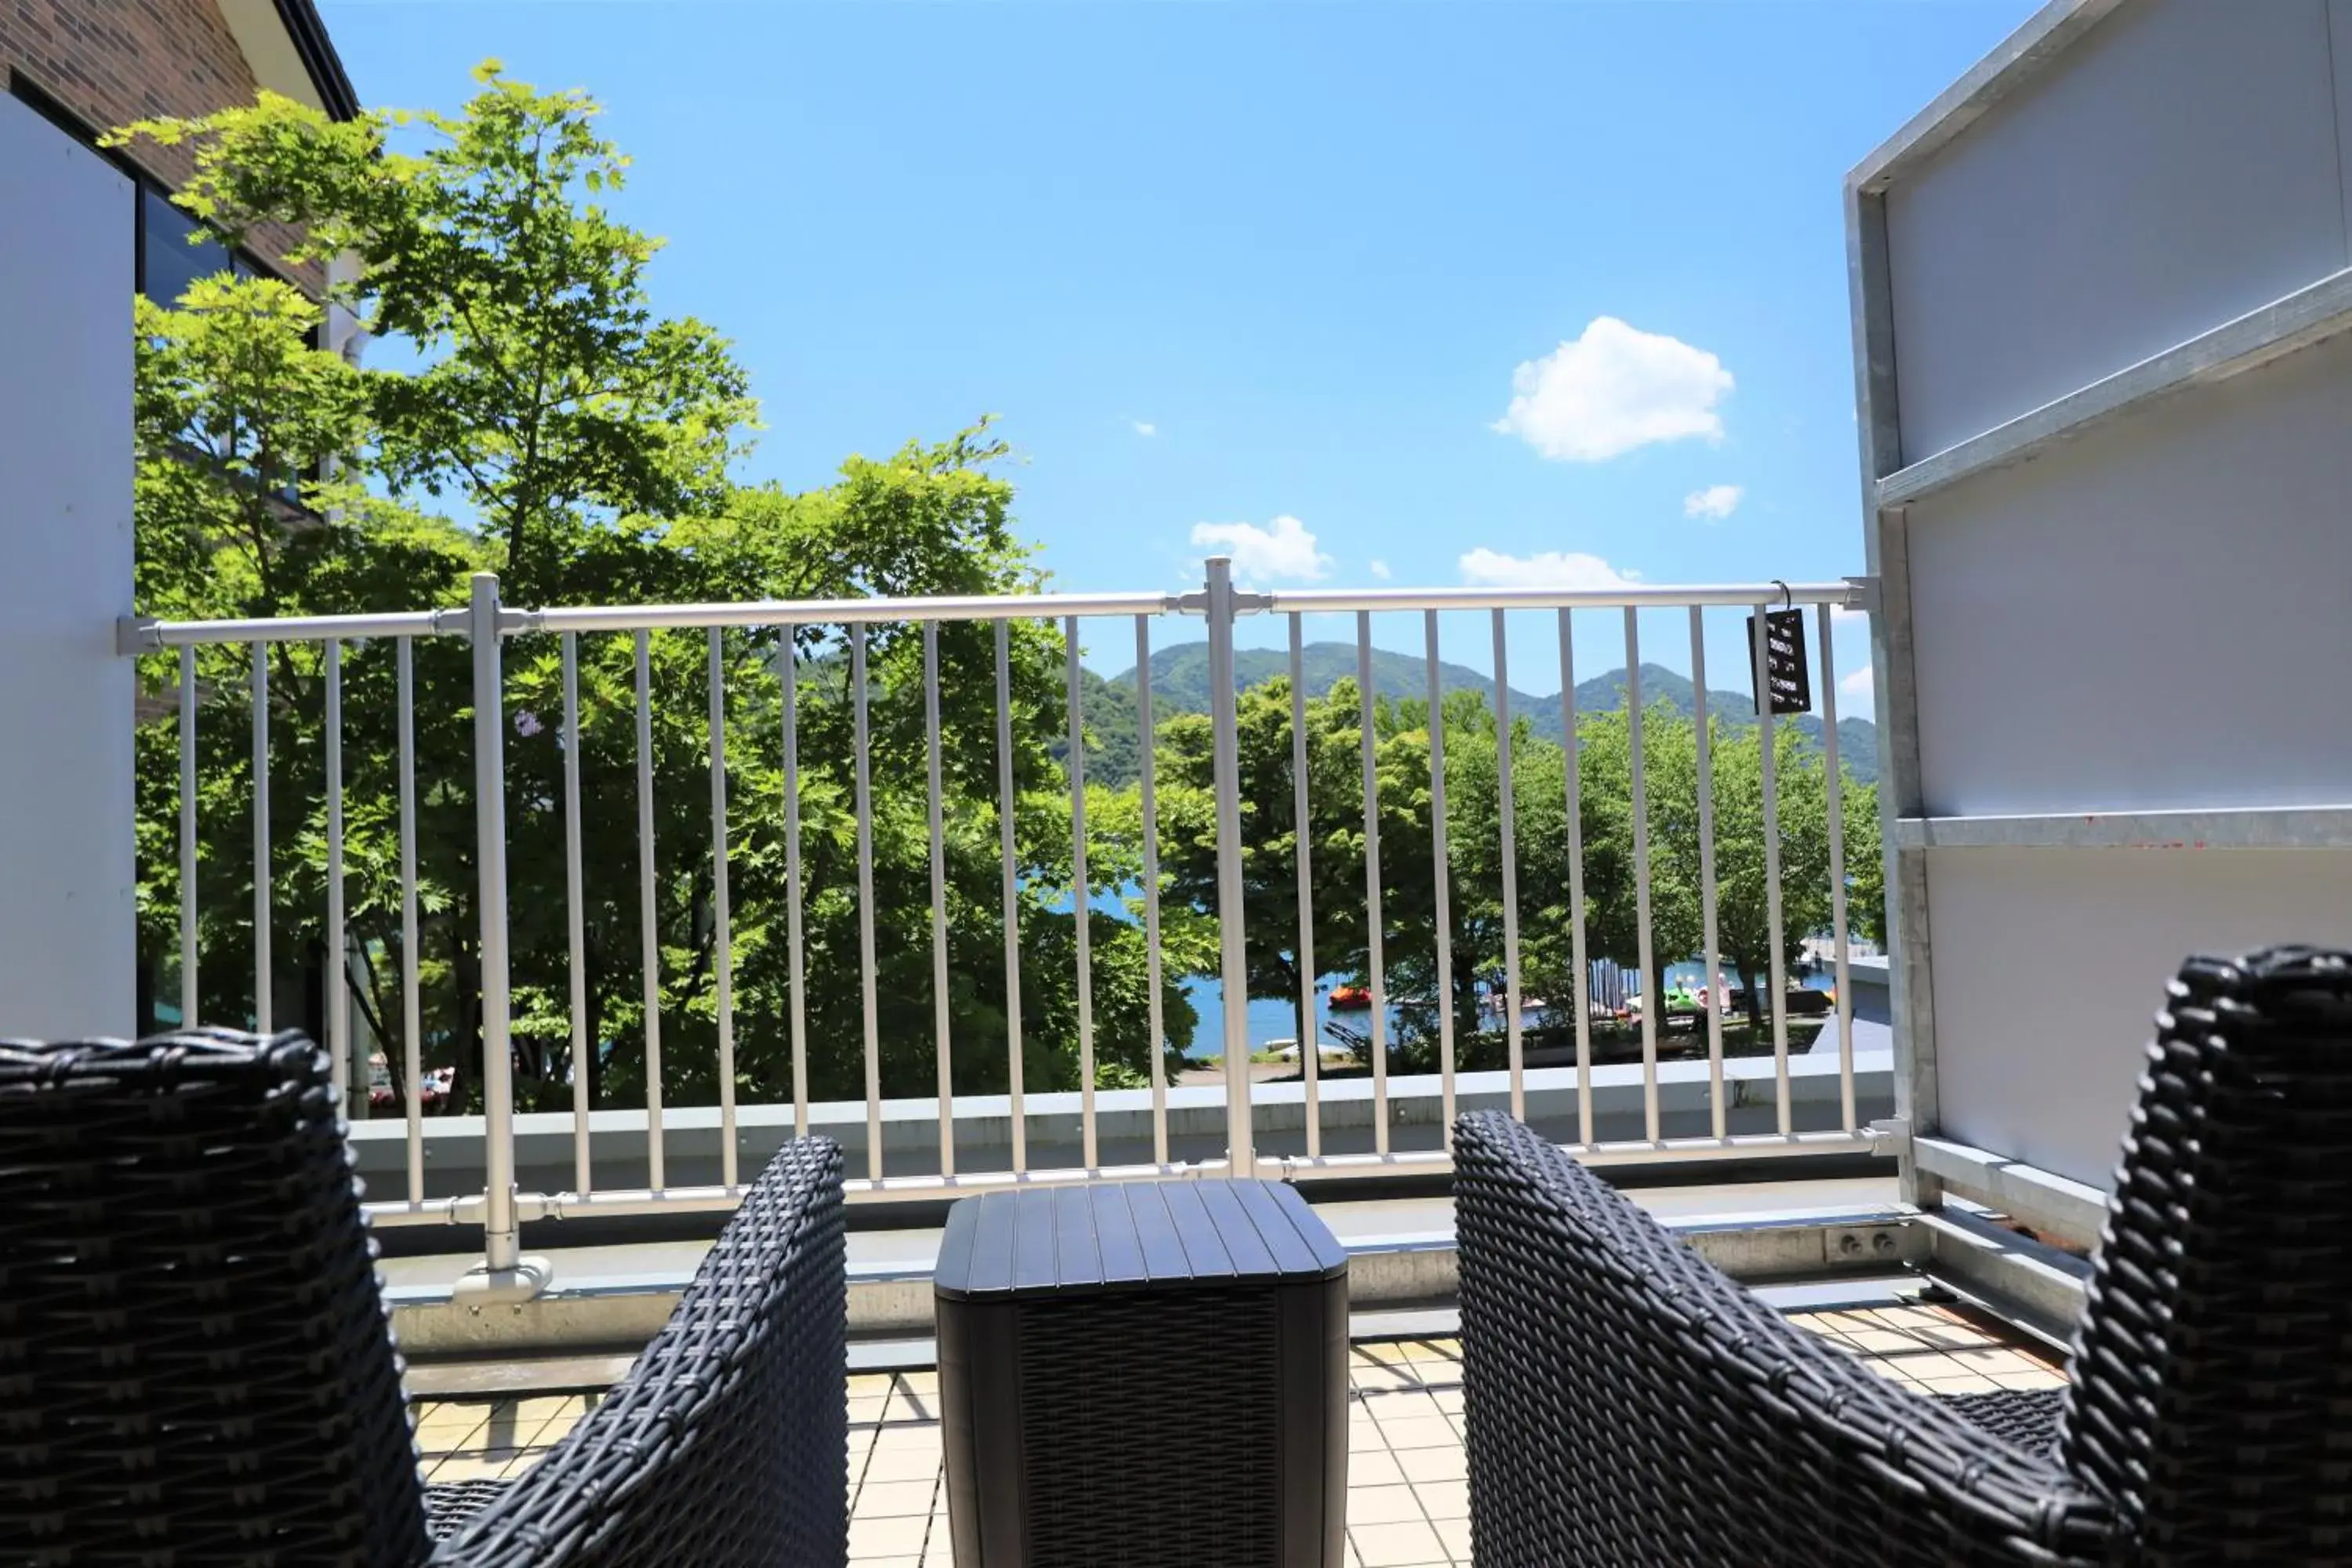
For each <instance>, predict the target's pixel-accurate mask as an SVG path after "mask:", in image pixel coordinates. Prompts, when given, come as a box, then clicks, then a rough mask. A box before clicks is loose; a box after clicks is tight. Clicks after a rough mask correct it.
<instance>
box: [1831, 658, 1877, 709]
mask: <svg viewBox="0 0 2352 1568" xmlns="http://www.w3.org/2000/svg"><path fill="white" fill-rule="evenodd" d="M1838 690H1839V691H1841V692H1843V693H1844V694H1845V695H1846V696H1848V697H1851V698H1853V699H1854V700H1857V701H1861V702H1872V701H1875V700H1877V696H1878V681H1877V679H1876V678H1875V677H1874V676H1873V675H1872V674H1871V672H1870V666H1868V665H1866V664H1865V665H1864V666H1863V667H1862V668H1860V669H1857V670H1855V671H1854V672H1853V674H1852V675H1846V676H1841V677H1839V678H1838Z"/></svg>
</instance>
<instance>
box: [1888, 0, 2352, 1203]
mask: <svg viewBox="0 0 2352 1568" xmlns="http://www.w3.org/2000/svg"><path fill="white" fill-rule="evenodd" d="M2347 127H2352V0H2263V4H2261V5H2216V4H2211V3H2210V0H2053V4H2051V5H2046V6H2044V7H2043V8H2042V11H2041V12H2039V13H2038V14H2037V15H2036V16H2034V17H2033V18H2032V20H2031V21H2030V22H2028V23H2027V24H2026V26H2023V27H2022V28H2021V29H2020V30H2019V31H2018V33H2017V34H2016V35H2015V36H2013V37H2011V39H2009V40H2008V41H2007V42H2006V43H2005V44H2003V45H2002V46H2001V47H2000V48H1999V49H1997V50H1995V51H1994V53H1993V54H1992V55H1991V56H1990V57H1989V58H1987V59H1986V60H1984V61H1983V62H1982V63H1981V64H1979V66H1978V67H1977V68H1975V69H1973V70H1971V71H1970V72H1969V74H1968V75H1967V76H1966V77H1965V78H1963V79H1961V80H1960V81H1959V82H1958V83H1957V84H1955V86H1954V87H1953V88H1952V89H1950V90H1949V91H1948V92H1947V93H1946V94H1944V95H1943V97H1941V98H1940V99H1938V100H1937V102H1936V103H1934V104H1933V105H1931V106H1930V107H1929V108H1928V109H1927V110H1925V111H1923V112H1922V113H1921V114H1920V115H1919V116H1918V117H1917V118H1916V119H1915V120H1914V121H1912V122H1911V124H1909V125H1908V126H1906V127H1905V128H1904V129H1903V130H1902V131H1901V132H1898V133H1897V134H1896V135H1895V137H1894V138H1893V139H1891V140H1890V141H1889V142H1886V143H1885V145H1884V146H1882V147H1880V148H1879V149H1878V150H1877V151H1876V152H1874V153H1872V154H1871V156H1870V157H1869V158H1867V159H1865V160H1864V162H1863V163H1862V164H1861V165H1860V166H1859V167H1858V168H1856V169H1855V171H1854V172H1853V174H1852V175H1851V176H1850V177H1849V179H1848V182H1847V189H1846V199H1847V224H1848V256H1849V262H1850V272H1851V277H1850V285H1851V291H1852V295H1853V311H1854V317H1853V328H1854V345H1855V382H1856V395H1857V398H1858V400H1859V405H1860V426H1861V437H1862V459H1863V475H1862V479H1863V492H1864V531H1865V536H1866V545H1867V556H1868V562H1869V568H1870V571H1871V573H1872V574H1873V576H1874V578H1875V579H1876V582H1877V588H1878V605H1877V613H1876V614H1875V615H1874V617H1873V631H1872V637H1873V650H1872V651H1873V663H1874V673H1875V678H1876V682H1877V690H1878V693H1879V696H1878V704H1879V711H1878V719H1879V721H1880V726H1881V728H1880V735H1881V741H1880V744H1881V748H1882V757H1881V776H1882V778H1883V779H1884V780H1885V784H1884V786H1883V789H1882V809H1883V810H1884V812H1885V830H1886V831H1885V843H1886V854H1887V858H1888V866H1887V886H1888V889H1889V894H1888V896H1889V899H1890V902H1891V906H1892V907H1891V910H1890V915H1891V924H1892V938H1893V941H1892V944H1891V945H1892V952H1893V962H1892V963H1891V966H1890V967H1891V977H1892V989H1893V1000H1892V1005H1893V1011H1894V1015H1895V1030H1896V1049H1897V1071H1896V1095H1897V1101H1898V1111H1899V1113H1900V1114H1901V1116H1902V1118H1903V1120H1904V1121H1905V1122H1906V1131H1908V1133H1909V1134H1910V1136H1911V1138H1912V1139H1914V1140H1923V1139H1927V1138H1930V1137H1933V1138H1934V1139H1935V1140H1937V1143H1936V1145H1935V1147H1934V1150H1933V1152H1934V1155H1935V1157H1934V1158H1932V1159H1930V1158H1928V1157H1927V1153H1926V1152H1922V1153H1921V1155H1920V1157H1919V1158H1918V1159H1916V1160H1915V1161H1909V1162H1906V1184H1907V1190H1908V1194H1909V1195H1911V1196H1913V1197H1914V1198H1915V1199H1916V1200H1917V1201H1921V1202H1933V1201H1935V1200H1937V1198H1938V1197H1939V1196H1940V1195H1941V1194H1942V1193H1943V1191H1944V1189H1946V1188H1947V1187H1948V1188H1950V1189H1952V1190H1953V1191H1954V1192H1956V1193H1958V1194H1959V1195H1962V1196H1965V1197H1969V1198H1973V1199H1977V1200H1979V1201H1983V1202H1988V1203H1994V1204H1996V1205H1998V1204H1999V1203H2000V1197H2001V1191H2002V1190H2003V1189H2004V1188H2006V1187H2013V1186H2015V1185H2016V1180H2013V1179H2012V1177H2015V1176H2017V1174H2018V1173H2023V1177H2024V1178H2030V1180H2031V1181H2032V1182H2040V1183H2042V1184H2053V1183H2054V1184H2058V1185H2059V1186H2062V1187H2063V1186H2064V1185H2065V1184H2070V1183H2071V1184H2081V1186H2083V1187H2086V1188H2104V1187H2105V1185H2106V1184H2107V1181H2108V1173H2109V1171H2110V1169H2111V1168H2112V1166H2113V1163H2114V1160H2115V1151H2116V1138H2117V1136H2118V1134H2119V1133H2120V1131H2122V1127H2123V1121H2124V1118H2125V1115H2126V1112H2127V1110H2128V1109H2129V1105H2130V1098H2131V1086H2132V1081H2133V1079H2134V1076H2135V1074H2136V1072H2137V1066H2138V1061H2139V1053H2140V1049H2141V1047H2142V1045H2143V1044H2144V1042H2145V1041H2146V1040H2147V1037H2148V1035H2149V1032H2150V1031H2149V1025H2148V1016H2149V1014H2150V1013H2151V1012H2152V1011H2153V1010H2154V1008H2155V1006H2156V1005H2157V1004H2158V1001H2159V999H2160V996H2161V986H2162V984H2163V981H2164V979H2165V978H2166V976H2167V975H2168V973H2170V972H2171V971H2172V970H2173V968H2174V967H2175V966H2177V965H2178V963H2179V961H2180V959H2181V958H2182V957H2183V956H2184V955H2186V954H2187V953H2189V952H2236V951H2240V950H2242V949H2245V948H2248V947H2251V946H2256V945H2260V944H2262V943H2264V942H2276V941H2313V942H2328V943H2337V944H2352V857H2347V855H2346V853H2345V851H2346V850H2347V848H2352V697H2347V694H2346V692H2345V689H2344V687H2343V683H2342V672H2343V671H2344V670H2346V669H2347V668H2352V519H2347V505H2352V335H2347V333H2352V271H2347V265H2352V243H2347V235H2352V199H2347V178H2348V177H2352V163H2347V147H2352V142H2347V133H2352V132H2347ZM1954 1146H1957V1147H1958V1152H1955V1147H1954ZM2003 1171H2006V1172H2008V1173H2009V1174H2005V1175H2002V1176H2000V1179H1999V1180H1998V1181H1996V1180H1993V1179H1991V1178H1990V1177H1987V1178H1982V1179H1979V1176H1977V1175H1976V1174H1974V1173H1979V1172H1996V1173H1998V1172H2003ZM2082 1217H2083V1216H2082V1215H2081V1214H2080V1212H2079V1211H2078V1223H2076V1224H2074V1225H2072V1226H2068V1225H2061V1226H2059V1228H2060V1229H2062V1230H2068V1229H2071V1230H2074V1231H2075V1232H2076V1233H2077V1234H2076V1236H2075V1237H2074V1239H2081V1240H2088V1239H2092V1237H2089V1236H2088V1235H2084V1234H2080V1233H2081V1232H2082V1231H2083V1230H2084V1228H2085V1226H2084V1224H2083V1223H2079V1222H2080V1220H2081V1219H2082Z"/></svg>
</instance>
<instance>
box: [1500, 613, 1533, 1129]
mask: <svg viewBox="0 0 2352 1568" xmlns="http://www.w3.org/2000/svg"><path fill="white" fill-rule="evenodd" d="M1494 620H1495V804H1496V818H1497V821H1498V823H1499V825H1500V837H1501V840H1502V842H1501V849H1502V855H1503V1038H1504V1040H1505V1041H1506V1042H1507V1045H1508V1047H1509V1050H1510V1065H1511V1114H1512V1115H1513V1116H1515V1117H1517V1118H1519V1119H1520V1120H1521V1121H1525V1120H1526V1119H1527V1114H1528V1068H1527V1046H1526V1038H1525V1037H1524V1035H1523V1034H1522V1032H1521V1025H1520V1022H1519V1002H1520V993H1519V851H1518V833H1517V826H1516V824H1514V822H1513V821H1512V816H1513V813H1512V810H1511V667H1510V659H1509V656H1508V654H1507V652H1506V650H1505V647H1504V636H1503V634H1504V624H1503V612H1502V611H1500V610H1496V612H1495V613H1494Z"/></svg>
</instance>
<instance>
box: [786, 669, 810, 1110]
mask: <svg viewBox="0 0 2352 1568" xmlns="http://www.w3.org/2000/svg"><path fill="white" fill-rule="evenodd" d="M780 635H781V639H782V647H783V650H784V668H783V670H782V678H783V689H784V941H785V943H786V945H788V946H789V947H791V949H792V955H791V960H790V962H791V965H792V987H793V1005H792V1035H793V1137H795V1138H805V1137H807V1136H808V1128H809V1083H808V984H807V981H808V973H807V968H808V961H807V959H806V957H805V956H804V954H803V951H802V941H801V902H802V895H801V741H800V693H801V660H800V642H799V637H798V631H797V628H796V627H794V626H792V625H791V624H789V623H787V624H786V625H785V626H783V627H782V631H781V634H780Z"/></svg>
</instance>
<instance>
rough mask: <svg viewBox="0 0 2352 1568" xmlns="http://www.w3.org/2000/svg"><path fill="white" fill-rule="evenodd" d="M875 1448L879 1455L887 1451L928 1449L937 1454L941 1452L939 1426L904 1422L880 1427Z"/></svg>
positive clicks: (876, 1435)
mask: <svg viewBox="0 0 2352 1568" xmlns="http://www.w3.org/2000/svg"><path fill="white" fill-rule="evenodd" d="M874 1447H875V1451H876V1452H877V1453H880V1452H883V1451H885V1450H894V1449H904V1448H919V1449H928V1450H929V1452H931V1453H934V1454H936V1453H938V1452H939V1451H940V1429H939V1426H938V1424H937V1423H933V1424H931V1425H929V1426H922V1425H919V1424H917V1423H915V1422H912V1421H902V1422H898V1423H897V1424H895V1425H892V1426H878V1427H877V1428H875V1432H874Z"/></svg>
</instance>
